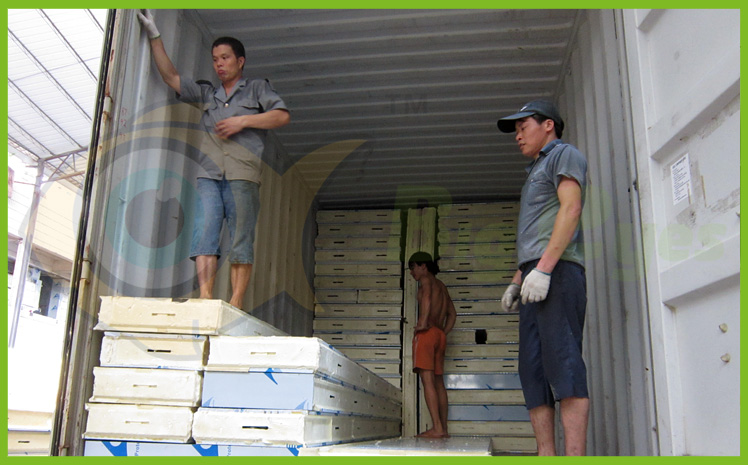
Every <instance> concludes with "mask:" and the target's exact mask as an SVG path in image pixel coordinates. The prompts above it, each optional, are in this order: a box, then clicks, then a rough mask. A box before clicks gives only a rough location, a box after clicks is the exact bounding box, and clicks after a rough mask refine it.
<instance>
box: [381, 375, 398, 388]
mask: <svg viewBox="0 0 748 465" xmlns="http://www.w3.org/2000/svg"><path fill="white" fill-rule="evenodd" d="M384 380H385V381H387V382H388V383H390V384H391V385H393V386H395V387H396V388H398V389H402V388H403V380H402V377H400V376H387V377H385V378H384Z"/></svg>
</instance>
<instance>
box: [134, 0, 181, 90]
mask: <svg viewBox="0 0 748 465" xmlns="http://www.w3.org/2000/svg"><path fill="white" fill-rule="evenodd" d="M137 15H138V20H139V21H140V24H142V25H143V29H145V31H146V33H147V34H148V41H149V42H150V44H151V54H152V55H153V59H154V61H155V62H156V68H158V72H159V74H160V75H161V79H163V80H164V82H165V83H166V85H168V86H169V87H171V88H172V89H174V90H175V91H176V92H179V91H180V87H179V86H180V84H181V81H180V79H179V73H178V72H177V69H176V68H175V67H174V63H172V62H171V59H169V55H167V54H166V49H165V48H164V41H163V40H161V34H160V33H159V32H158V28H157V27H156V22H155V21H154V20H153V16H152V15H151V12H150V11H148V10H143V11H142V12H138V13H137Z"/></svg>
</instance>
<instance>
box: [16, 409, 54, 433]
mask: <svg viewBox="0 0 748 465" xmlns="http://www.w3.org/2000/svg"><path fill="white" fill-rule="evenodd" d="M54 417H55V414H54V412H40V411H28V410H15V409H8V430H9V431H52V422H53V421H54Z"/></svg>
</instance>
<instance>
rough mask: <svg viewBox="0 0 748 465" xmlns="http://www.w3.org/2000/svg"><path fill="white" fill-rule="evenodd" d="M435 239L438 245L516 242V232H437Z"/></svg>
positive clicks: (510, 230) (458, 230)
mask: <svg viewBox="0 0 748 465" xmlns="http://www.w3.org/2000/svg"><path fill="white" fill-rule="evenodd" d="M436 237H437V240H438V241H439V244H493V243H496V242H516V240H517V232H516V228H505V229H486V230H478V231H476V230H472V229H455V230H447V231H439V234H437V235H436ZM450 255H451V254H450ZM458 256H459V255H458Z"/></svg>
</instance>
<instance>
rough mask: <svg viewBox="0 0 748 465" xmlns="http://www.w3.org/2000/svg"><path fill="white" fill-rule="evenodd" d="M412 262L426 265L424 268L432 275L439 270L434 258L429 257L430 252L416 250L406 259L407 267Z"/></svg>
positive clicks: (410, 265)
mask: <svg viewBox="0 0 748 465" xmlns="http://www.w3.org/2000/svg"><path fill="white" fill-rule="evenodd" d="M414 264H415V265H418V266H421V265H426V269H427V270H429V272H431V274H433V275H435V274H437V273H439V271H440V270H439V265H437V264H436V262H435V261H434V259H433V258H431V254H430V253H428V252H416V253H414V254H413V255H411V256H410V259H408V268H411V267H412V266H413V265H414Z"/></svg>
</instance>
